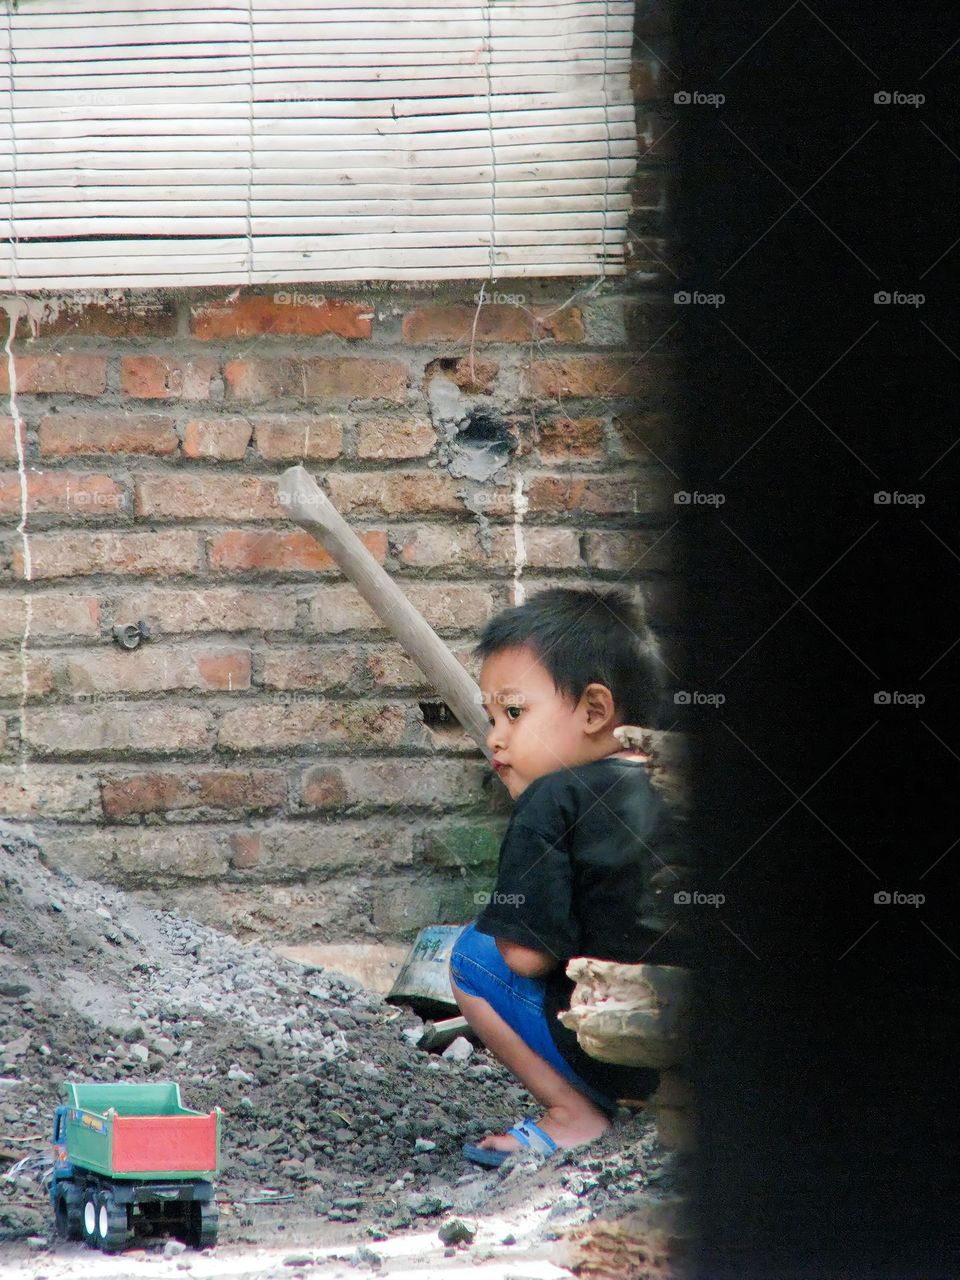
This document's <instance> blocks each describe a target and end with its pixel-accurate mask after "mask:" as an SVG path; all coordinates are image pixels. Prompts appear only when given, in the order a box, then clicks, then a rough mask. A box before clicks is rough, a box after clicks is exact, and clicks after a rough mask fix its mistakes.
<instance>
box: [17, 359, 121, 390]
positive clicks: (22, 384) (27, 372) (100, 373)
mask: <svg viewBox="0 0 960 1280" xmlns="http://www.w3.org/2000/svg"><path fill="white" fill-rule="evenodd" d="M14 371H15V373H16V378H17V391H18V392H19V393H20V394H21V395H35V394H42V395H51V394H56V393H57V392H63V393H66V394H69V395H75V396H99V395H102V394H103V392H104V391H105V390H106V386H107V361H106V357H105V356H62V355H44V356H15V357H14ZM9 390H10V375H9V369H8V367H7V361H6V360H0V391H9Z"/></svg>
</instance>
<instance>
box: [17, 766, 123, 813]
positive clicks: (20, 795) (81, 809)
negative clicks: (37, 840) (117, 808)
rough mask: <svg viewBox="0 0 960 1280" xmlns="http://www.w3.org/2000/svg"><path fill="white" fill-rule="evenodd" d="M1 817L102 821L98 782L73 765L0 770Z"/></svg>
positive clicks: (88, 773) (94, 777)
mask: <svg viewBox="0 0 960 1280" xmlns="http://www.w3.org/2000/svg"><path fill="white" fill-rule="evenodd" d="M0 813H2V814H3V815H4V817H5V818H27V819H30V818H69V819H72V820H73V821H74V822H78V821H79V822H95V821H98V820H100V819H101V818H102V816H103V815H102V813H101V808H100V792H99V788H98V787H97V779H96V776H95V774H93V773H92V772H91V771H89V770H87V769H85V768H83V767H78V766H76V765H73V766H70V765H67V766H61V765H52V764H37V763H36V761H33V760H31V761H30V767H29V768H28V769H20V768H17V767H14V766H10V765H8V766H6V767H3V768H0Z"/></svg>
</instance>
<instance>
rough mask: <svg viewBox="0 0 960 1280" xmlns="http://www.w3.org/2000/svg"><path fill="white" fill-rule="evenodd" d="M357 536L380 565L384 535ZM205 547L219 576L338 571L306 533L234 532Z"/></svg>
mask: <svg viewBox="0 0 960 1280" xmlns="http://www.w3.org/2000/svg"><path fill="white" fill-rule="evenodd" d="M358 536H359V538H360V541H361V542H362V543H363V544H364V545H365V546H366V548H367V550H368V551H369V552H370V554H371V555H372V556H374V557H375V559H377V560H379V561H380V563H381V564H382V563H383V561H384V559H385V557H386V554H387V535H386V533H384V532H383V531H382V530H378V529H365V530H363V531H362V532H361V533H359V535H358ZM207 545H208V553H209V559H210V568H211V569H213V570H218V571H220V572H222V573H238V572H243V571H246V570H267V569H278V570H280V571H281V572H283V573H290V572H294V571H297V570H331V569H333V570H337V569H338V566H337V563H336V561H335V560H334V559H333V557H332V556H331V555H329V554H328V553H327V552H326V551H325V550H324V549H323V547H322V546H321V545H320V543H319V542H318V541H317V540H316V538H314V537H313V536H312V535H311V534H309V533H306V532H305V531H297V532H295V533H271V532H267V533H255V532H247V531H244V530H240V529H234V530H231V531H229V532H228V533H220V534H217V535H216V536H215V537H212V538H210V539H209V541H208V544H207Z"/></svg>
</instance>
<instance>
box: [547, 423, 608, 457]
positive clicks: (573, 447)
mask: <svg viewBox="0 0 960 1280" xmlns="http://www.w3.org/2000/svg"><path fill="white" fill-rule="evenodd" d="M537 436H538V439H537V449H538V450H539V453H540V458H541V460H542V461H543V462H566V461H568V460H569V459H571V458H583V459H585V460H586V461H596V460H597V459H600V458H602V457H603V451H604V448H603V419H602V418H557V419H555V420H554V421H552V422H538V423H537Z"/></svg>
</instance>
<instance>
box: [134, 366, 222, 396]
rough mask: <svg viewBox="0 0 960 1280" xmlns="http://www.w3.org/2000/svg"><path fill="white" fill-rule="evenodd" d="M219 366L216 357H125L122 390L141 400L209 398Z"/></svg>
mask: <svg viewBox="0 0 960 1280" xmlns="http://www.w3.org/2000/svg"><path fill="white" fill-rule="evenodd" d="M219 367H220V366H219V361H218V360H216V359H215V358H214V357H212V356H194V357H189V356H188V357H184V358H181V357H178V356H124V357H123V358H122V360H121V361H120V390H121V391H122V392H123V394H124V395H126V396H136V397H137V398H138V399H141V400H209V399H210V383H211V382H212V380H213V379H214V378H215V377H216V375H217V373H218V371H219Z"/></svg>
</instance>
